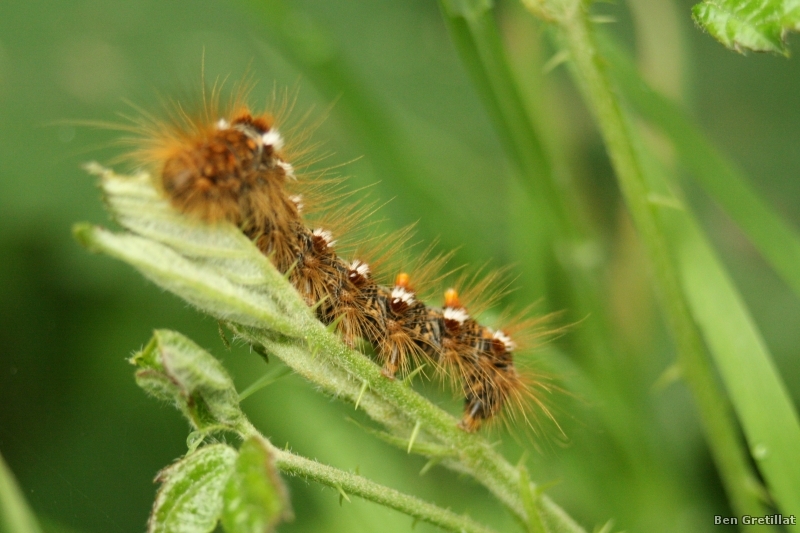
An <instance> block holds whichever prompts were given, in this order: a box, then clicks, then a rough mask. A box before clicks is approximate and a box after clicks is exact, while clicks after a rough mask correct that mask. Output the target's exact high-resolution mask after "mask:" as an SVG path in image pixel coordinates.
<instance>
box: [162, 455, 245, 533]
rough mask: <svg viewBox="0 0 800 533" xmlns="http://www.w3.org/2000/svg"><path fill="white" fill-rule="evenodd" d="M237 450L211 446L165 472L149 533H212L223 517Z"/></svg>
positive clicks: (171, 466) (184, 458)
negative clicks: (224, 499) (224, 493)
mask: <svg viewBox="0 0 800 533" xmlns="http://www.w3.org/2000/svg"><path fill="white" fill-rule="evenodd" d="M236 457H237V453H236V450H234V449H233V448H231V447H230V446H228V445H226V444H212V445H210V446H204V447H203V448H200V449H199V450H195V451H194V452H191V453H189V454H188V455H186V457H183V458H182V459H179V460H178V461H177V462H176V463H174V464H172V465H170V466H169V467H167V468H165V469H164V470H162V471H161V472H160V473H159V474H158V477H156V481H159V482H160V483H161V488H160V489H159V491H158V494H157V495H156V501H155V503H154V504H153V512H152V513H151V514H150V521H149V526H148V533H210V532H211V531H213V530H214V528H215V527H216V526H217V522H218V521H219V518H220V515H221V514H222V507H223V503H222V491H223V489H224V488H225V484H226V483H227V482H228V479H229V478H230V476H231V473H232V472H233V469H234V464H235V463H236Z"/></svg>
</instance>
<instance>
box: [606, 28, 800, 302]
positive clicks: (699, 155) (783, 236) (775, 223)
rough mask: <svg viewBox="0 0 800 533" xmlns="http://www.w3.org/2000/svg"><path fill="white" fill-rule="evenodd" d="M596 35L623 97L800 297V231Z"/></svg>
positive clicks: (613, 46)
mask: <svg viewBox="0 0 800 533" xmlns="http://www.w3.org/2000/svg"><path fill="white" fill-rule="evenodd" d="M598 37H599V38H598V46H599V47H600V49H601V50H602V53H603V55H604V57H606V58H608V61H609V66H610V69H609V73H610V74H611V76H613V78H614V82H615V84H616V85H617V86H618V87H619V89H620V91H621V92H622V94H623V95H624V97H625V98H626V99H627V100H628V101H629V102H630V103H631V104H632V105H633V106H634V108H635V109H636V111H637V112H638V113H640V114H641V115H642V117H644V118H645V119H647V120H649V121H650V122H652V123H653V124H654V125H656V126H657V127H658V128H660V129H661V131H663V132H664V133H665V134H666V135H667V136H668V137H669V139H670V140H671V141H672V144H673V146H674V147H675V149H676V151H677V153H678V157H679V159H680V162H681V163H682V164H683V165H684V166H685V167H686V168H687V169H688V170H689V171H690V172H691V175H692V177H693V178H694V179H696V180H697V182H698V183H700V185H701V186H702V187H703V188H704V189H705V190H706V192H707V193H708V194H709V195H710V196H711V197H712V198H713V199H714V200H715V201H717V202H718V203H719V205H721V206H722V208H723V209H724V210H725V212H726V213H728V215H730V217H731V218H732V219H733V220H734V222H736V224H737V225H738V226H739V227H740V228H741V229H742V230H743V231H744V232H745V234H746V235H747V236H748V237H749V238H750V240H751V242H752V243H753V244H754V245H755V247H756V248H757V249H758V250H759V251H760V252H761V254H762V255H763V256H764V258H765V259H766V260H767V261H768V262H769V263H770V265H772V268H774V269H775V272H777V274H778V275H779V276H781V278H783V280H784V281H785V282H786V283H787V284H788V285H789V286H790V287H791V288H792V289H793V290H794V291H795V293H796V294H797V295H798V296H800V268H798V265H800V232H798V231H797V230H796V229H795V228H793V227H792V226H791V225H790V224H789V223H788V222H787V221H786V220H785V219H784V218H783V217H781V215H780V214H779V213H777V212H776V211H775V210H774V209H772V208H771V207H770V205H769V204H768V203H767V201H766V200H764V199H763V198H762V197H761V196H760V195H759V194H758V193H757V192H756V191H755V189H753V187H752V186H751V185H750V183H749V182H748V179H747V176H745V175H744V173H743V172H742V171H741V170H740V169H738V168H737V167H736V165H734V163H733V162H731V161H730V160H729V159H728V158H726V157H725V156H724V155H722V154H721V153H720V152H719V151H718V150H717V149H715V148H714V146H713V145H712V144H711V142H710V141H709V140H708V138H707V137H706V136H705V135H704V134H703V133H702V131H701V130H700V128H699V127H698V126H697V125H696V124H695V123H694V121H693V120H692V119H691V118H690V117H689V116H688V115H687V113H686V112H685V111H684V110H683V109H681V108H680V106H678V105H676V104H675V103H674V102H673V101H672V100H670V99H669V98H667V97H665V96H663V95H661V94H659V93H658V92H656V91H654V90H653V89H651V88H650V87H648V86H647V84H646V83H645V81H644V80H642V78H641V77H640V76H639V74H638V72H637V71H636V68H635V67H634V66H633V62H632V61H631V59H630V58H629V57H627V56H626V54H625V53H624V52H623V51H622V49H621V48H620V47H619V46H618V45H616V44H615V43H614V42H613V41H611V39H610V38H609V37H608V36H603V34H602V33H600V34H599V35H598Z"/></svg>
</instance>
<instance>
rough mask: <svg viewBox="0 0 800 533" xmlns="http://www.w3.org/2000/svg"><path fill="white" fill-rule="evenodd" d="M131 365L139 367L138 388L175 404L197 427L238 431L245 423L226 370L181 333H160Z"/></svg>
mask: <svg viewBox="0 0 800 533" xmlns="http://www.w3.org/2000/svg"><path fill="white" fill-rule="evenodd" d="M131 363H133V364H135V365H137V366H138V367H139V371H137V372H136V382H137V383H138V384H139V386H140V387H142V388H143V389H144V390H145V391H147V392H148V393H149V394H152V395H153V396H156V397H157V398H161V399H164V400H168V401H172V402H174V403H175V405H176V406H177V407H178V409H180V411H181V412H183V414H184V415H185V416H186V418H188V419H189V421H190V422H191V423H192V425H193V426H194V427H195V428H197V429H199V430H202V429H204V428H208V427H213V426H219V425H222V426H226V427H229V428H236V427H238V426H239V425H241V424H242V423H243V422H244V420H245V418H244V415H243V414H242V411H241V409H240V408H239V396H238V394H237V393H236V388H235V387H234V384H233V381H232V380H231V378H230V376H228V373H227V372H226V371H225V368H224V367H223V366H222V365H221V364H220V363H219V361H217V359H216V358H214V357H213V356H212V355H211V354H209V353H208V352H206V351H205V350H203V349H202V348H200V347H199V346H198V345H196V344H195V343H194V342H192V341H191V340H189V339H188V338H186V337H184V336H183V335H181V334H180V333H177V332H175V331H169V330H157V331H156V332H155V333H154V335H153V338H152V339H151V340H150V342H149V343H148V344H147V346H146V347H145V348H144V349H143V350H142V351H141V352H139V353H137V354H136V355H134V356H133V358H132V359H131Z"/></svg>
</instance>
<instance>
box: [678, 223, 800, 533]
mask: <svg viewBox="0 0 800 533" xmlns="http://www.w3.org/2000/svg"><path fill="white" fill-rule="evenodd" d="M682 225H683V228H682V231H680V233H679V236H677V238H676V241H677V242H675V243H674V246H675V247H676V248H677V254H678V264H679V268H680V269H681V278H682V283H683V287H684V292H685V293H686V295H687V297H688V298H689V305H690V307H691V310H692V314H693V315H694V317H695V320H696V321H697V323H698V324H699V326H700V329H701V330H702V332H703V336H704V337H705V339H706V342H707V343H708V346H709V348H710V349H711V354H712V356H713V358H714V362H715V363H716V365H717V368H718V369H719V371H720V374H721V375H722V379H723V381H724V382H725V385H726V388H727V390H728V394H729V396H730V398H731V401H732V402H733V406H734V409H735V410H736V414H737V416H738V418H739V421H740V423H741V424H742V429H743V430H744V434H745V437H746V438H747V443H748V445H749V446H750V453H751V455H752V456H753V458H754V459H755V461H756V465H757V466H758V469H759V471H760V472H761V475H762V476H763V477H764V479H765V480H766V482H767V485H768V487H769V490H770V493H771V494H772V497H773V499H774V500H775V503H776V504H777V507H778V508H779V509H780V510H782V511H783V512H784V513H786V514H791V513H793V512H794V510H795V509H800V461H798V457H800V419H798V416H797V411H796V410H795V408H794V405H793V403H792V399H791V397H790V396H789V393H788V391H787V390H786V386H785V385H784V383H783V381H782V380H781V378H780V375H779V374H778V370H777V368H775V364H774V363H773V361H772V357H771V355H770V354H769V351H768V350H767V347H766V344H765V343H764V340H763V339H762V338H761V334H760V333H759V331H758V329H757V328H756V325H755V323H754V322H753V319H752V318H751V317H750V314H749V313H748V312H747V308H746V306H745V304H744V302H743V301H742V299H741V297H740V296H739V293H738V291H736V288H735V287H734V285H733V283H732V281H731V280H730V278H729V277H728V275H727V273H726V272H725V270H724V268H723V267H722V265H721V264H720V263H719V260H718V259H717V258H716V257H715V256H714V253H713V251H712V250H711V248H710V247H709V246H708V243H707V242H705V239H703V236H702V234H701V233H700V231H699V230H698V228H697V226H696V225H692V224H688V223H687V222H686V221H683V222H682ZM754 489H757V487H754ZM793 531H797V529H793Z"/></svg>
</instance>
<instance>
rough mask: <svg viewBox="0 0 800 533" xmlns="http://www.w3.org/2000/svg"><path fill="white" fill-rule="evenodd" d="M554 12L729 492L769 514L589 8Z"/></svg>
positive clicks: (739, 505) (741, 506)
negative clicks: (686, 293) (683, 283)
mask: <svg viewBox="0 0 800 533" xmlns="http://www.w3.org/2000/svg"><path fill="white" fill-rule="evenodd" d="M554 4H555V3H554ZM554 12H555V14H556V20H557V22H558V24H559V27H560V30H561V36H562V38H563V40H564V43H565V46H566V48H567V49H568V50H569V53H570V57H571V59H572V65H571V66H572V73H573V75H574V76H575V78H576V80H577V83H578V85H579V87H580V88H581V90H582V92H583V94H584V98H585V99H586V101H587V103H588V104H589V107H590V109H591V110H592V112H593V113H594V115H595V119H596V122H597V124H598V127H599V128H600V132H601V135H602V137H603V139H604V141H605V144H606V147H607V149H608V152H609V155H610V157H611V162H612V165H613V167H614V170H615V173H616V176H617V180H618V182H619V186H620V189H621V191H622V195H623V197H624V199H625V202H626V204H627V206H628V209H629V211H630V213H631V217H632V219H633V222H634V224H635V226H636V228H637V230H638V232H639V235H640V237H641V240H642V243H643V245H644V247H645V250H646V252H647V255H648V257H649V259H650V263H651V266H652V273H653V277H654V281H655V288H656V293H657V295H658V299H659V302H660V304H661V306H662V309H663V311H664V315H665V318H666V321H667V324H668V327H669V329H670V331H671V333H672V336H673V339H674V341H675V344H676V347H677V352H678V362H679V365H680V367H681V370H682V373H683V376H684V378H685V379H686V382H687V384H688V385H689V388H690V389H691V391H692V393H693V395H694V398H695V402H696V404H697V407H698V410H699V414H700V418H701V420H702V423H703V427H704V429H705V432H706V438H707V441H708V444H709V446H710V448H711V452H712V455H713V457H714V461H715V463H716V464H717V468H718V469H719V472H720V476H721V478H722V482H723V484H724V486H725V490H726V492H727V493H728V496H729V498H730V501H731V504H732V506H733V508H734V510H735V511H736V512H737V513H738V514H759V513H763V512H764V511H765V509H764V506H763V505H762V504H761V502H760V501H759V500H758V497H757V495H756V493H755V492H754V491H753V490H752V480H754V479H756V476H755V473H754V472H753V470H752V468H751V467H750V464H749V459H748V454H747V450H746V448H745V447H744V445H743V443H742V441H741V439H740V438H739V436H738V433H737V430H736V423H735V418H734V416H733V413H732V412H731V409H730V405H729V403H728V400H727V398H726V396H725V395H724V393H723V390H722V388H721V387H720V384H719V382H718V381H717V379H716V377H715V374H714V371H713V368H712V366H711V364H710V361H709V359H708V357H707V355H706V352H705V349H704V345H703V341H702V339H701V337H700V334H699V332H698V330H697V328H696V327H695V324H694V322H693V320H692V317H691V314H690V312H689V307H688V304H687V302H686V300H685V298H684V295H683V293H682V291H681V287H680V282H679V278H678V274H677V272H676V269H675V267H674V265H673V264H672V262H671V259H670V254H669V250H668V247H667V242H666V239H665V237H664V234H663V230H662V228H661V227H660V225H659V222H658V220H657V216H656V212H655V211H654V209H655V207H654V206H653V205H652V204H651V203H650V201H649V200H648V190H647V185H646V182H645V177H644V174H643V171H642V168H641V166H640V163H639V161H638V160H637V156H636V152H635V148H634V146H635V145H634V142H633V140H632V138H631V133H630V129H629V125H628V124H627V122H626V118H625V116H624V113H623V111H622V108H621V106H620V102H619V101H618V99H617V97H616V96H615V95H614V93H613V92H612V91H611V87H610V83H609V79H608V75H607V74H606V72H605V70H604V64H603V61H602V58H601V57H600V56H599V55H598V53H597V51H596V47H595V44H594V42H593V38H592V35H591V30H590V27H589V22H588V18H587V14H586V11H585V6H584V5H583V4H582V3H579V2H572V1H568V2H564V3H563V4H559V5H558V8H557V10H554Z"/></svg>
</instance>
